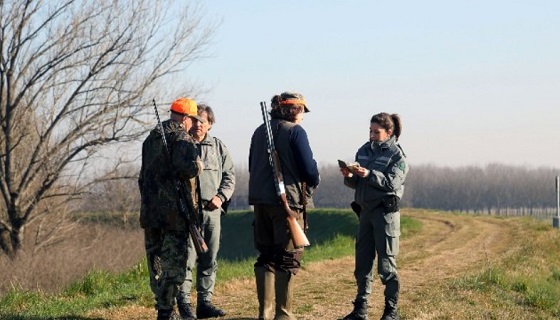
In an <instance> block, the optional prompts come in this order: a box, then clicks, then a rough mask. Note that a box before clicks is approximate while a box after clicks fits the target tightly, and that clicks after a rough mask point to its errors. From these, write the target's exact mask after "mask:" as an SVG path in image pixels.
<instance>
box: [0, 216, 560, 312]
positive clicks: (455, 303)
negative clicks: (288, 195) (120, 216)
mask: <svg viewBox="0 0 560 320" xmlns="http://www.w3.org/2000/svg"><path fill="white" fill-rule="evenodd" d="M407 211H408V212H410V214H407ZM309 217H310V220H309V221H310V222H309V224H310V229H309V232H308V237H309V239H310V240H311V242H312V246H311V247H310V248H309V250H306V254H305V257H304V273H305V272H308V273H310V274H312V273H313V272H314V270H319V271H318V272H320V273H323V272H325V271H324V270H331V269H332V268H333V265H341V267H340V268H344V274H346V276H345V277H346V278H347V280H344V285H343V286H342V287H340V291H341V292H343V291H345V290H346V291H348V292H352V290H353V285H352V279H351V270H350V271H348V269H349V268H350V269H351V266H348V264H351V263H352V260H351V256H352V255H353V236H354V232H355V230H356V227H357V219H356V217H355V215H354V214H353V213H352V212H351V211H349V210H334V209H333V210H325V209H321V210H313V211H311V212H310V215H309ZM438 219H439V220H441V221H443V222H442V223H439V222H438V223H437V224H434V226H438V227H437V228H435V227H433V226H432V224H433V223H434V222H433V221H435V220H438ZM439 220H438V221H439ZM251 221H252V214H251V213H250V212H234V213H232V214H230V215H228V216H226V217H225V218H224V219H223V235H222V236H223V240H222V241H223V243H222V249H221V254H220V256H221V260H220V270H219V275H218V277H219V283H218V286H224V287H227V289H224V290H225V291H228V290H234V291H236V290H239V292H241V291H242V290H241V287H238V286H242V287H245V286H247V288H246V290H247V291H248V292H249V293H248V294H249V295H251V293H250V291H251V286H252V285H251V284H250V281H249V283H247V282H246V281H245V280H244V279H251V278H252V277H253V268H252V265H253V263H254V257H255V250H254V249H253V245H252V228H251ZM436 229H437V230H436ZM402 230H403V240H404V242H403V245H402V252H403V254H401V256H399V265H401V266H402V269H403V270H402V274H403V277H407V278H408V279H406V278H405V279H406V280H408V281H409V285H412V284H414V283H415V282H419V283H422V281H428V280H430V278H433V279H432V281H434V282H433V283H432V284H431V285H429V286H425V285H418V287H411V288H410V289H408V291H407V292H406V293H405V294H404V296H405V297H406V299H407V300H406V301H404V303H403V307H402V309H401V318H403V319H502V317H501V315H503V316H504V317H505V316H507V318H508V319H509V318H512V317H511V315H515V314H519V315H520V317H517V318H516V317H513V318H515V319H524V318H529V319H557V318H560V302H559V301H560V289H559V288H560V267H559V266H558V261H560V253H559V251H560V250H559V249H560V236H559V233H558V231H557V230H553V229H552V228H551V227H550V226H549V225H548V224H546V223H543V222H542V221H535V220H531V219H528V218H525V219H519V218H493V217H477V216H469V215H461V214H441V213H430V212H428V211H421V210H405V211H404V212H403V219H402ZM436 232H440V234H436ZM461 234H463V237H464V238H460V237H459V235H461ZM455 238H457V239H455ZM471 238H472V239H471ZM473 239H479V240H478V241H480V243H482V244H483V245H480V243H479V242H474V241H473ZM471 246H472V248H471ZM484 246H487V248H485V247H484ZM444 250H448V251H449V252H453V254H455V256H453V254H449V253H445V251H444ZM475 251H476V252H475ZM481 253H482V254H481ZM484 255H487V256H484ZM446 257H447V258H446ZM467 258H469V259H471V260H472V261H471V260H469V261H468V262H467V260H466V259H467ZM439 259H442V260H439ZM443 259H445V260H443ZM432 260H433V261H440V262H437V263H438V265H437V267H438V268H439V270H434V271H435V273H441V274H442V275H441V276H438V275H437V274H434V275H428V274H425V273H422V272H421V271H422V270H423V267H420V266H421V265H422V264H428V265H431V264H432V263H436V262H433V261H432ZM463 260H464V261H463ZM475 261H476V262H475ZM331 262H332V263H331ZM308 266H309V268H308ZM325 266H328V267H325ZM434 267H435V266H434ZM325 268H327V269H325ZM305 269H308V270H305ZM331 271H332V272H338V273H340V272H341V271H342V269H341V271H337V270H331ZM147 279H148V276H147V271H146V266H145V264H144V263H143V262H141V263H138V264H136V265H134V266H132V267H131V268H129V270H128V271H126V272H123V273H117V274H113V273H108V272H104V271H96V270H93V271H91V272H90V273H88V274H87V275H86V276H85V277H83V278H82V279H81V280H80V281H76V282H74V283H72V284H71V285H69V286H68V287H67V288H65V289H64V290H62V291H61V292H59V293H56V294H46V293H41V292H37V291H24V290H18V289H14V290H11V291H9V292H8V293H7V294H6V295H4V296H3V297H2V298H1V299H0V319H22V320H23V319H25V320H31V319H33V320H35V319H37V320H38V319H111V318H115V317H114V316H107V317H106V316H103V317H98V316H92V314H96V312H97V313H99V312H98V311H95V310H104V309H106V310H119V308H123V307H124V306H141V307H143V308H148V309H149V308H150V307H151V305H152V303H153V298H152V297H151V293H150V290H149V288H148V284H147ZM303 279H305V278H303ZM426 279H428V280H426ZM309 281H311V280H309ZM325 281H326V280H325ZM228 284H229V285H228ZM319 285H320V284H319ZM323 285H324V284H323ZM232 286H233V289H231V288H230V287H232ZM308 286H309V287H311V286H312V285H311V284H308ZM320 288H321V286H319V287H318V288H317V289H314V290H310V291H311V292H314V294H315V295H317V294H319V295H320V296H324V294H321V293H318V292H319V291H320V290H326V289H320ZM334 289H335V290H336V288H334ZM330 290H333V288H332V287H331V288H330ZM226 293H227V292H226ZM224 295H227V294H224ZM236 295H238V293H237V292H236ZM349 298H351V293H350V297H349ZM251 299H254V297H252V296H251ZM328 299H332V298H331V297H330V296H329V295H327V296H324V297H323V300H327V301H325V304H326V307H327V308H328V307H329V306H330V307H331V308H332V306H333V305H336V303H340V301H337V300H333V301H330V302H329V301H328ZM230 300H231V299H230ZM339 300H340V299H339ZM232 303H234V302H232ZM412 305H413V306H414V307H413V308H412ZM438 306H439V307H438ZM482 306H484V309H482V310H484V312H483V313H481V312H480V310H481V308H482ZM230 308H233V306H232V307H230ZM313 308H319V306H318V305H315V306H313V305H303V306H299V309H297V312H299V313H301V315H300V317H302V318H305V319H314V318H317V319H319V318H320V317H318V316H313V315H312V314H313ZM340 308H344V307H343V306H341V307H340ZM434 308H435V309H434ZM238 309H239V308H238ZM446 310H447V311H446ZM449 310H452V311H454V312H455V313H456V314H457V316H456V317H449V316H446V314H449V313H446V312H449ZM477 310H478V311H477ZM92 311H93V313H92ZM239 312H243V311H239ZM245 312H250V311H249V310H247V311H245ZM314 312H315V313H316V314H320V313H321V312H324V311H321V310H315V311H314ZM101 313H103V312H101ZM138 319H141V318H138ZM147 319H149V318H147ZM234 319H239V317H237V318H234ZM504 319H506V318H504Z"/></svg>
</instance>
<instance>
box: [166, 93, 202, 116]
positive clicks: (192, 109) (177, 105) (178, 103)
mask: <svg viewBox="0 0 560 320" xmlns="http://www.w3.org/2000/svg"><path fill="white" fill-rule="evenodd" d="M171 111H172V112H175V113H178V114H180V115H183V116H189V117H191V118H194V119H196V120H198V121H200V122H204V119H202V118H201V117H200V116H199V115H198V114H197V112H198V107H197V105H196V102H195V101H194V100H192V99H189V98H179V99H177V100H175V101H173V103H172V104H171Z"/></svg>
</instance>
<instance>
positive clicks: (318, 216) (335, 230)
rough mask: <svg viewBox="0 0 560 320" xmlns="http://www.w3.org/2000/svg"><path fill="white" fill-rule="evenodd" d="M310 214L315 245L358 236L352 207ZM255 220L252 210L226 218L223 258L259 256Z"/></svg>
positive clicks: (242, 258) (221, 256) (310, 232)
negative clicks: (254, 228)
mask: <svg viewBox="0 0 560 320" xmlns="http://www.w3.org/2000/svg"><path fill="white" fill-rule="evenodd" d="M308 217H309V219H308V223H309V229H308V230H307V232H306V233H307V237H308V238H309V241H310V242H311V245H313V244H322V243H325V242H327V241H329V240H332V239H333V238H334V237H335V236H336V235H337V234H338V235H345V236H354V235H355V234H356V231H357V228H358V227H357V226H358V219H357V218H356V215H355V214H354V213H353V212H352V211H350V210H340V209H331V210H329V209H314V210H309V211H308ZM252 223H253V212H252V211H238V212H233V213H230V214H228V215H226V216H224V217H222V241H221V244H220V253H219V257H220V259H224V260H228V261H237V260H244V259H246V258H249V257H256V256H257V251H256V249H255V246H254V242H253V226H252Z"/></svg>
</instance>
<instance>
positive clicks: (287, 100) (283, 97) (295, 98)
mask: <svg viewBox="0 0 560 320" xmlns="http://www.w3.org/2000/svg"><path fill="white" fill-rule="evenodd" d="M278 100H279V101H278V103H279V104H280V105H294V104H297V105H303V108H304V110H305V112H309V108H307V104H306V102H305V98H304V97H303V95H302V94H300V93H296V92H289V91H286V92H282V93H281V94H280V99H278Z"/></svg>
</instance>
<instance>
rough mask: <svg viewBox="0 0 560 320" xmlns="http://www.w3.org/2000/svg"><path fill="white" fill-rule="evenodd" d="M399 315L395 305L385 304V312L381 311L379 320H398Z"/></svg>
mask: <svg viewBox="0 0 560 320" xmlns="http://www.w3.org/2000/svg"><path fill="white" fill-rule="evenodd" d="M399 319H400V318H399V315H398V313H397V305H396V304H390V303H387V302H385V310H383V315H382V316H381V320H399Z"/></svg>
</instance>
